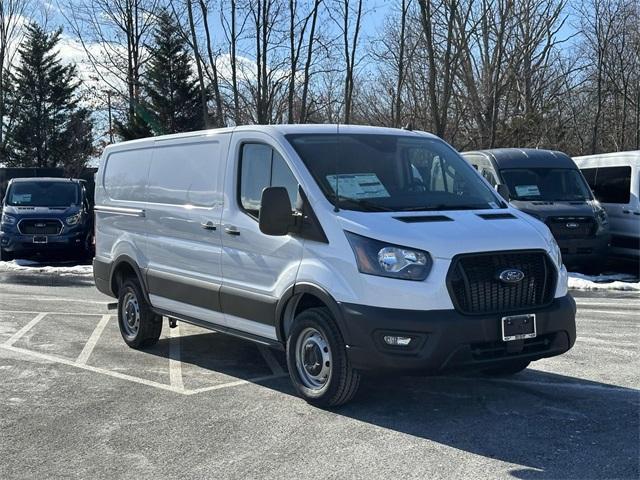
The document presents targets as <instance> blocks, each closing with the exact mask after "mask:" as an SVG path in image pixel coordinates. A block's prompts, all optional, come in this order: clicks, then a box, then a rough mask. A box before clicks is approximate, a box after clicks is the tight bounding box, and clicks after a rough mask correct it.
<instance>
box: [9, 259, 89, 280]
mask: <svg viewBox="0 0 640 480" xmlns="http://www.w3.org/2000/svg"><path fill="white" fill-rule="evenodd" d="M2 272H22V273H41V274H48V275H59V276H70V275H93V267H92V266H91V265H71V264H66V265H65V264H60V265H43V264H41V263H38V262H32V261H30V260H14V261H12V262H0V273H2Z"/></svg>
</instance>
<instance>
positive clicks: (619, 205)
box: [574, 150, 640, 260]
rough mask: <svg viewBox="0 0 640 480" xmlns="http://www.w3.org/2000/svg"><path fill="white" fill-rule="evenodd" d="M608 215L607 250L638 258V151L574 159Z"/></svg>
mask: <svg viewBox="0 0 640 480" xmlns="http://www.w3.org/2000/svg"><path fill="white" fill-rule="evenodd" d="M574 160H575V162H576V164H577V165H578V167H579V168H580V170H581V171H582V175H584V177H585V179H586V180H587V183H588V184H589V186H590V187H591V190H593V194H594V196H595V197H596V199H597V200H599V201H600V203H601V204H602V206H603V207H604V209H605V210H606V211H607V213H608V215H609V219H610V220H609V221H610V223H611V235H612V237H611V253H613V254H614V255H617V256H624V257H630V258H635V259H636V260H639V259H640V150H636V151H635V152H615V153H604V154H600V155H587V156H584V157H576V158H574Z"/></svg>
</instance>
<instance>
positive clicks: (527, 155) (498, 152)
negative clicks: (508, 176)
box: [464, 148, 577, 169]
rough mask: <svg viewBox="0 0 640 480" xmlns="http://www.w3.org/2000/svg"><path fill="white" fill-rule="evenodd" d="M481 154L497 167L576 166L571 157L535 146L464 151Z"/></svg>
mask: <svg viewBox="0 0 640 480" xmlns="http://www.w3.org/2000/svg"><path fill="white" fill-rule="evenodd" d="M464 153H465V155H467V154H471V153H479V154H482V155H484V156H486V157H488V158H490V159H492V160H493V161H494V163H495V164H496V165H497V167H498V168H501V169H502V168H523V167H524V168H554V167H555V168H577V167H576V164H575V163H573V160H571V157H569V156H568V155H567V154H566V153H562V152H558V151H556V150H541V149H537V148H494V149H489V150H476V151H474V152H464Z"/></svg>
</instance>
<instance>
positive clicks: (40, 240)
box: [33, 235, 49, 243]
mask: <svg viewBox="0 0 640 480" xmlns="http://www.w3.org/2000/svg"><path fill="white" fill-rule="evenodd" d="M48 241H49V237H47V236H46V235H34V236H33V243H47V242H48Z"/></svg>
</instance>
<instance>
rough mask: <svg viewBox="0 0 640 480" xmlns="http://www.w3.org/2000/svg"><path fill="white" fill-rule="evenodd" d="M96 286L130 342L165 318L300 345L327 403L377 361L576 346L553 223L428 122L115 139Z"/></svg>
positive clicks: (473, 357)
mask: <svg viewBox="0 0 640 480" xmlns="http://www.w3.org/2000/svg"><path fill="white" fill-rule="evenodd" d="M95 211H96V258H95V261H94V275H95V281H96V285H97V287H98V289H99V290H100V291H102V292H104V293H107V294H109V295H112V296H114V297H117V298H118V320H119V325H120V329H121V333H122V336H123V338H124V340H125V342H126V343H127V344H128V345H130V346H131V347H134V348H141V347H145V346H148V345H151V344H153V343H155V342H156V341H157V340H158V338H159V336H160V330H161V327H162V324H161V320H162V318H163V317H168V318H169V319H173V320H175V319H177V320H178V321H184V322H188V323H192V324H195V325H200V326H202V327H205V328H210V329H212V330H216V331H220V332H225V333H229V334H232V335H237V336H239V337H242V338H246V339H249V340H253V341H256V342H259V343H262V344H266V345H270V346H273V347H276V348H282V349H286V356H287V362H288V367H289V374H290V376H291V380H292V382H293V384H294V386H295V388H296V390H297V391H298V392H299V394H300V395H301V396H303V397H304V398H305V399H306V400H307V401H309V402H311V403H313V404H316V405H321V406H333V405H338V404H341V403H344V402H346V401H348V400H349V399H351V398H352V397H353V395H354V394H355V392H356V390H357V388H358V384H359V382H360V378H361V374H362V373H363V372H366V371H381V370H401V371H419V372H424V373H432V374H439V373H441V372H445V371H452V370H463V369H473V370H480V371H484V372H486V373H489V374H508V373H515V372H518V371H520V370H522V369H524V368H526V367H527V365H528V364H529V363H530V362H531V361H532V360H537V359H540V358H544V357H550V356H554V355H559V354H561V353H564V352H566V351H567V350H569V349H570V348H571V347H572V346H573V344H574V341H575V336H576V332H575V302H574V301H573V299H572V298H571V297H570V295H569V294H568V292H567V271H566V269H565V268H564V267H563V265H562V259H561V254H560V250H559V248H558V245H557V244H556V242H555V240H554V239H553V236H552V235H551V233H550V231H549V229H548V228H547V227H546V226H545V225H544V224H543V223H542V222H539V221H538V220H535V219H534V218H532V217H531V216H529V215H527V214H525V213H522V212H520V211H518V210H516V209H514V208H512V207H510V206H509V205H508V204H507V202H505V201H504V200H503V199H502V198H501V197H500V196H499V195H497V194H496V192H495V191H494V190H493V189H492V188H491V187H490V186H489V185H488V184H487V183H486V181H485V180H484V179H482V177H481V176H480V175H479V174H478V173H477V172H476V171H475V170H474V169H473V167H471V166H470V165H469V164H468V163H467V162H466V161H464V160H463V159H462V157H461V156H460V155H459V154H458V153H457V152H456V151H455V150H454V149H453V148H451V147H450V146H449V145H448V144H446V143H445V142H444V141H442V140H440V139H439V138H437V137H435V136H433V135H430V134H427V133H422V132H413V131H406V130H396V129H386V128H374V127H358V126H342V125H341V126H339V127H338V126H335V125H282V126H247V127H236V128H229V129H221V130H211V131H203V132H195V133H189V134H179V135H172V136H166V137H157V138H149V139H142V140H136V141H132V142H125V143H121V144H117V145H112V146H109V147H108V148H107V149H106V150H105V152H104V155H103V157H102V160H101V163H100V169H99V171H98V173H97V178H96V207H95Z"/></svg>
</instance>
